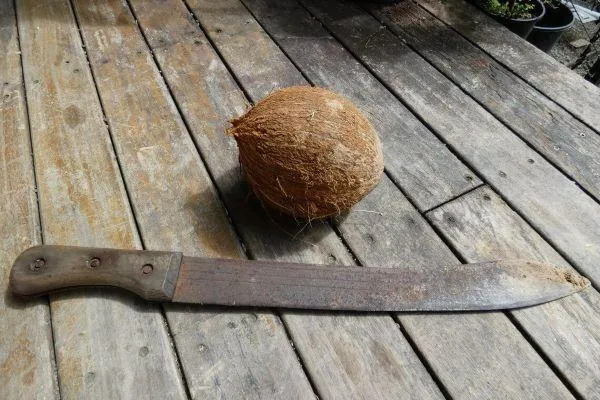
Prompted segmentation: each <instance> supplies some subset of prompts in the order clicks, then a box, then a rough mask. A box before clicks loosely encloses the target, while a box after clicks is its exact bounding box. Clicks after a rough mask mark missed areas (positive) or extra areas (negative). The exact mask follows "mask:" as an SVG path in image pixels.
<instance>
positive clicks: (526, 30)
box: [490, 0, 546, 38]
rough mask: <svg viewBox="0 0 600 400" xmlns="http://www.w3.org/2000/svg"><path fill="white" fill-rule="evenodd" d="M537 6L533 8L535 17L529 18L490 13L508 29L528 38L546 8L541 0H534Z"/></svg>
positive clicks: (532, 13) (532, 12)
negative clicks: (506, 16)
mask: <svg viewBox="0 0 600 400" xmlns="http://www.w3.org/2000/svg"><path fill="white" fill-rule="evenodd" d="M532 2H533V4H534V6H535V8H534V9H533V10H531V15H533V17H531V18H527V19H516V18H505V17H500V16H498V15H493V14H490V15H491V16H492V17H493V18H494V19H495V20H496V21H498V22H500V23H501V24H502V25H504V26H506V27H507V28H508V29H510V30H511V31H513V32H514V33H516V34H517V35H519V36H521V37H522V38H526V37H527V36H529V34H530V33H531V30H532V29H533V26H534V25H535V24H536V23H537V22H538V21H539V20H540V19H542V17H543V16H544V13H545V11H546V9H545V8H544V3H542V1H541V0H532Z"/></svg>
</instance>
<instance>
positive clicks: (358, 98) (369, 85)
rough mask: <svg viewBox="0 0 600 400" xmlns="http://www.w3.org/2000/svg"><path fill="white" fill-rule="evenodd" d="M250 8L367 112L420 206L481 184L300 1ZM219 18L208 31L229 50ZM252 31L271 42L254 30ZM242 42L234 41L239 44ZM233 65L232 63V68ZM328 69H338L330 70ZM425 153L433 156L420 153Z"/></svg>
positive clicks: (396, 176)
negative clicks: (280, 24) (304, 8)
mask: <svg viewBox="0 0 600 400" xmlns="http://www.w3.org/2000/svg"><path fill="white" fill-rule="evenodd" d="M248 6H251V7H252V11H253V13H255V15H256V16H259V17H260V20H261V24H263V26H264V27H265V28H266V29H267V30H269V31H271V32H273V33H272V35H273V38H274V40H275V41H276V42H277V44H278V45H279V46H280V47H281V48H282V49H283V51H285V53H286V54H287V56H288V57H290V58H292V59H293V60H294V64H295V65H296V66H297V67H298V68H300V70H301V71H302V72H303V74H304V75H305V76H307V77H308V79H310V82H311V83H312V84H314V85H317V86H323V87H327V88H329V89H331V90H333V91H335V92H338V93H343V94H344V96H346V97H348V98H349V99H350V100H351V101H353V102H354V103H355V104H356V105H358V106H359V107H360V108H361V109H362V110H363V111H364V112H366V113H367V115H368V116H369V118H370V119H371V120H372V122H373V123H374V124H375V126H376V127H377V130H378V132H379V136H380V138H381V142H382V147H383V152H384V156H385V159H386V169H387V171H388V172H389V174H390V176H391V177H392V179H393V180H394V181H395V182H397V183H398V184H399V185H400V186H401V187H403V188H404V190H405V191H406V192H407V193H410V196H411V198H412V199H413V201H414V202H415V203H416V205H417V207H419V209H421V210H428V209H430V208H432V207H434V206H436V205H438V204H441V203H443V202H445V201H447V200H449V199H451V198H454V197H456V196H457V195H459V194H460V193H463V192H464V191H466V190H469V189H471V188H473V187H475V186H477V185H479V184H480V183H481V182H480V181H479V179H478V178H477V177H476V176H475V174H473V173H472V172H471V171H469V169H468V168H466V167H465V166H464V165H463V164H462V163H461V162H460V161H459V160H458V159H457V158H456V157H455V156H454V155H453V154H452V153H451V152H450V151H448V149H447V148H445V146H444V145H443V144H442V143H441V142H440V141H439V140H438V139H437V138H436V137H435V136H434V135H433V134H432V133H431V131H429V130H428V129H427V128H426V127H425V126H424V125H423V124H422V123H421V122H420V121H419V120H418V119H417V118H416V117H415V116H414V115H413V114H412V113H410V111H409V110H407V109H406V108H405V107H404V106H403V105H402V104H401V103H400V102H399V101H398V100H397V99H396V98H395V97H394V96H393V95H392V94H391V93H390V92H389V91H388V90H387V89H386V88H385V87H384V86H383V85H382V84H381V83H379V82H378V81H377V79H375V78H374V77H373V76H372V75H371V74H370V73H369V72H368V71H367V70H366V69H365V68H364V67H363V66H362V65H361V64H360V63H359V62H358V61H357V60H356V59H355V58H354V57H352V55H351V54H350V53H348V52H347V51H346V50H345V49H344V48H343V47H342V46H341V45H340V44H339V43H338V42H337V41H335V40H332V38H331V36H330V35H329V34H328V33H327V32H326V31H324V30H323V29H322V27H321V26H320V24H319V23H318V22H317V21H315V20H314V19H313V18H311V17H310V16H308V14H307V13H306V12H305V11H304V10H303V9H302V8H301V6H300V5H298V4H296V3H294V4H293V5H292V3H290V2H285V3H284V4H280V3H274V2H265V1H253V2H248ZM200 18H201V19H205V18H203V17H202V16H200ZM221 18H222V17H216V18H215V21H212V22H211V24H210V25H207V26H206V29H207V30H208V31H209V32H210V33H211V35H213V36H215V40H216V41H218V42H219V45H220V46H221V45H222V46H223V47H225V48H227V46H228V43H227V42H228V35H230V33H229V32H228V30H227V29H226V30H223V29H221V32H218V30H219V29H220V28H219V26H228V24H224V23H222V22H221V21H220V19H221ZM227 18H229V19H231V18H232V17H231V16H230V17H227ZM298 18H301V19H302V23H301V24H300V23H296V24H293V25H289V24H286V26H285V27H281V26H278V24H279V23H281V22H280V21H286V20H296V19H298ZM244 29H245V32H248V30H249V29H250V26H247V25H246V26H244ZM251 34H253V35H255V36H257V37H261V38H262V40H269V39H268V38H265V37H264V36H262V35H260V34H259V33H257V31H256V30H254V31H252V33H251ZM240 40H241V39H237V41H238V42H239V41H240ZM270 46H272V45H270ZM307 46H310V49H308V48H307ZM230 53H231V52H227V53H226V52H225V51H224V52H223V54H224V55H226V57H232V56H234V54H230ZM235 54H237V55H236V56H235V57H238V58H239V57H244V58H245V60H246V62H248V61H247V60H248V58H255V59H254V60H253V61H252V63H253V64H255V65H259V63H260V57H261V56H262V55H261V54H258V53H252V54H250V55H249V54H244V53H240V52H238V53H235ZM237 64H238V63H234V62H232V63H231V66H232V68H234V66H235V65H237ZM288 64H290V63H288ZM238 69H239V68H238ZM331 71H336V72H337V73H335V74H332V73H331ZM245 73H246V74H247V73H248V72H245ZM271 76H272V75H271ZM424 154H436V155H437V156H436V157H424V156H423V155H424Z"/></svg>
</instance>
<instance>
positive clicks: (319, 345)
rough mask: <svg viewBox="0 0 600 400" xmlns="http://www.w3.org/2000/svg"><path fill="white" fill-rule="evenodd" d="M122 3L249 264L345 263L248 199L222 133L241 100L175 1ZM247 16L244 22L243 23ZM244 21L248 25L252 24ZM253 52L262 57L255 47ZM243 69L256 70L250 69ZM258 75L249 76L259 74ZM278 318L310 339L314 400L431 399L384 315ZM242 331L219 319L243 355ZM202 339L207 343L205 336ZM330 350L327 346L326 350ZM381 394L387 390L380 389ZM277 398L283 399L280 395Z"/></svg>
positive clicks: (295, 334)
mask: <svg viewBox="0 0 600 400" xmlns="http://www.w3.org/2000/svg"><path fill="white" fill-rule="evenodd" d="M132 5H133V8H134V11H135V13H136V16H137V18H138V20H139V22H140V26H141V28H142V30H143V31H144V33H145V35H146V37H147V39H148V41H149V43H150V46H151V48H152V49H153V51H154V53H155V55H156V59H157V61H158V63H159V65H160V66H161V69H162V71H163V74H164V76H165V78H166V80H167V82H168V83H169V86H170V87H171V89H172V91H173V94H174V96H175V98H176V99H177V101H178V103H179V105H180V108H181V110H182V111H183V114H184V117H185V118H186V120H187V122H188V125H189V127H190V128H191V131H192V133H193V134H194V138H195V140H196V142H197V144H198V146H199V148H200V149H201V151H202V154H203V157H204V159H205V160H206V163H207V165H208V167H209V168H210V171H211V173H212V175H213V176H214V177H215V182H216V184H217V186H218V187H219V189H220V191H221V193H222V197H223V200H224V202H225V204H226V206H227V208H228V211H229V213H230V215H231V217H232V220H233V222H234V223H235V224H236V226H237V228H238V230H239V232H240V234H241V236H242V237H243V239H244V243H245V244H246V246H247V247H248V251H249V253H251V254H252V256H253V257H254V258H258V259H280V260H282V261H296V262H314V263H340V264H352V263H353V261H352V258H351V257H350V255H349V254H348V252H347V251H346V249H345V247H344V246H343V244H342V243H341V241H340V240H339V238H338V237H337V236H336V234H335V232H334V231H333V230H332V229H331V227H330V226H329V225H328V224H323V223H321V222H315V223H314V224H313V226H312V227H305V229H304V230H302V228H303V227H302V226H301V225H298V224H296V223H295V222H294V221H291V220H289V219H282V218H279V217H278V216H276V215H270V214H269V213H268V212H265V211H264V210H263V209H262V208H261V206H260V205H259V204H258V203H257V201H256V200H254V199H252V198H249V197H248V194H249V189H248V188H247V187H246V186H245V185H244V184H243V179H242V177H241V175H240V170H239V166H238V160H237V152H236V150H235V149H236V145H235V142H234V141H233V139H232V138H231V137H227V136H226V135H224V130H225V127H226V126H227V121H228V120H229V119H230V118H232V117H235V116H238V115H240V114H241V113H243V111H244V110H245V108H246V107H247V101H246V100H245V98H244V96H243V93H242V91H241V90H240V89H239V88H238V87H237V86H236V85H235V82H234V80H233V78H232V77H231V76H230V75H229V74H228V72H227V70H226V68H225V67H224V65H223V64H222V63H221V61H220V60H219V58H218V56H217V54H216V53H215V51H214V50H213V49H212V48H211V47H210V45H209V44H208V43H207V40H206V38H204V37H203V36H202V35H201V33H200V32H198V31H197V33H196V34H195V35H192V34H191V31H193V30H194V29H195V30H198V27H197V26H196V25H195V23H194V21H190V20H189V19H187V15H188V14H187V10H186V9H185V8H184V7H183V5H181V4H180V3H178V2H177V1H176V0H169V1H166V2H164V3H161V2H148V1H133V2H132ZM221 5H222V4H221ZM221 12H223V13H225V12H226V11H225V10H221V11H220V13H219V15H231V14H232V13H233V12H234V10H231V13H228V14H221ZM163 13H168V15H169V24H168V25H166V27H167V28H166V29H165V25H164V22H162V20H163V18H161V16H162V15H164V14H163ZM207 14H208V13H203V15H207ZM249 20H250V21H254V20H253V19H252V18H250V19H249ZM171 23H173V24H174V25H171ZM243 23H245V20H243ZM251 23H253V24H256V22H255V21H254V22H251ZM235 29H237V28H235ZM255 48H256V51H257V52H263V53H262V54H265V53H264V52H265V49H264V48H262V47H261V45H260V44H258V45H255ZM266 59H267V61H268V65H269V66H270V67H272V68H273V69H283V67H282V66H280V65H274V64H273V58H272V57H267V58H266ZM252 67H253V68H256V66H255V65H254V66H252ZM292 71H296V70H293V69H292ZM263 73H264V71H258V74H259V75H260V74H263ZM295 74H298V72H297V71H296V72H295ZM247 76H249V77H251V76H252V74H251V73H248V75H247ZM274 76H275V77H276V78H277V81H276V82H279V83H280V82H282V81H283V82H293V81H294V77H295V76H296V75H291V76H288V75H274ZM300 78H301V76H300ZM295 83H298V82H297V81H296V82H295ZM253 88H254V89H255V91H253V95H254V96H256V93H257V92H259V91H260V92H261V93H264V91H265V89H264V85H262V84H260V83H258V84H257V85H256V86H253ZM299 231H301V232H299ZM283 318H284V319H285V322H286V325H287V327H288V329H289V331H290V334H291V335H292V338H293V340H294V342H295V343H296V344H297V342H298V341H299V340H301V339H300V338H308V339H307V340H310V341H311V342H310V346H311V348H312V351H310V352H307V353H306V354H304V353H303V355H302V360H303V362H304V364H305V366H306V368H307V370H308V371H309V373H310V374H311V377H312V379H313V383H314V385H315V388H316V390H317V392H318V394H319V395H320V396H321V397H323V398H360V397H369V396H372V395H375V396H380V397H383V398H393V397H395V396H396V397H397V396H398V395H400V394H405V395H407V396H414V397H417V398H440V397H441V395H440V393H439V391H438V389H437V387H436V385H435V383H434V382H433V381H432V379H431V378H430V376H429V375H428V373H427V372H426V370H425V368H424V367H423V365H422V364H421V363H420V361H419V360H418V357H417V356H416V355H415V354H414V352H413V350H412V349H411V347H410V345H409V344H408V343H407V341H406V340H405V339H404V337H403V336H402V334H401V332H400V330H399V329H398V327H397V326H396V324H395V323H394V321H393V320H392V319H391V318H390V317H389V316H377V317H374V316H364V317H361V318H355V317H351V316H346V315H337V316H332V315H331V314H318V313H316V314H315V313H312V314H303V315H299V314H296V315H295V316H291V315H290V314H289V313H286V314H285V315H284V316H283ZM226 321H227V320H226V319H224V322H226ZM246 325H247V323H241V324H240V323H237V322H235V323H234V322H233V321H231V323H229V322H227V328H226V329H225V332H226V333H227V335H229V332H233V333H235V334H236V335H237V336H239V337H242V338H248V339H247V340H245V341H244V343H242V344H241V345H239V346H240V348H241V351H249V349H246V348H244V347H243V346H244V345H245V346H249V347H252V344H253V343H254V342H255V341H257V339H256V338H255V337H254V336H253V335H249V334H248V333H246V332H247V327H246ZM367 333H368V335H369V336H370V337H371V338H373V339H376V340H377V343H379V344H380V345H381V346H380V348H379V352H378V348H373V347H369V346H366V345H365V343H366V342H367V336H366V335H367ZM222 335H223V334H221V336H222ZM227 337H228V336H227ZM340 337H342V338H343V339H344V342H343V343H344V345H343V346H340V344H339V338H340ZM202 340H207V338H206V336H205V335H203V336H202ZM230 346H231V347H232V348H235V346H237V345H235V342H234V343H231V344H230ZM334 348H335V349H336V350H335V351H332V350H331V349H334ZM382 349H383V350H382ZM382 352H383V353H382ZM378 354H386V355H388V356H389V357H391V358H392V359H395V360H403V363H405V364H406V365H402V366H400V365H399V364H398V363H386V362H385V360H383V361H378V359H377V355H378ZM218 356H219V354H215V355H213V356H212V357H218ZM209 360H210V359H209ZM348 360H352V363H348ZM217 361H218V360H217ZM269 362H270V361H269V359H266V360H265V361H264V362H263V365H260V364H259V365H256V366H255V368H260V369H266V368H265V365H268V364H266V363H269ZM272 365H273V368H281V366H280V365H279V364H278V363H273V364H272ZM356 371H360V372H361V373H359V374H357V373H356ZM242 376H243V375H242ZM290 384H291V383H290ZM279 385H280V384H279ZM392 388H393V390H392ZM386 389H389V391H388V392H386ZM266 397H273V396H272V395H271V396H266ZM280 397H290V394H284V395H280Z"/></svg>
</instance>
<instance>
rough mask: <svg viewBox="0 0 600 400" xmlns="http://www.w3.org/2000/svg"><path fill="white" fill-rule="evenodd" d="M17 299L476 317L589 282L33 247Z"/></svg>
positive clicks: (20, 273)
mask: <svg viewBox="0 0 600 400" xmlns="http://www.w3.org/2000/svg"><path fill="white" fill-rule="evenodd" d="M10 285H11V289H12V292H13V293H14V294H15V295H19V296H37V295H42V294H45V293H48V292H52V291H57V290H64V289H69V288H74V287H80V286H115V287H120V288H123V289H126V290H129V291H131V292H134V293H136V294H137V295H139V296H141V297H143V298H144V299H146V300H149V301H160V302H176V303H195V304H211V305H226V306H250V307H276V308H279V307H284V308H300V309H322V310H356V311H470V310H497V309H509V308H517V307H525V306H531V305H535V304H540V303H544V302H548V301H551V300H555V299H558V298H561V297H564V296H568V295H570V294H572V293H576V292H578V291H580V290H583V289H585V288H586V287H587V286H588V285H589V281H588V280H587V279H586V278H584V277H582V276H580V275H578V274H577V273H575V272H573V271H569V270H566V269H561V268H557V267H554V266H551V265H548V264H543V263H539V262H533V261H522V260H512V261H508V260H503V261H493V262H483V263H477V264H462V265H445V266H441V265H438V266H430V267H422V266H419V267H417V266H414V267H413V266H404V265H398V266H397V268H364V267H346V266H329V265H327V266H325V265H311V264H291V263H283V262H275V261H246V260H232V259H209V258H197V257H187V256H183V255H182V253H177V252H163V251H143V250H121V249H101V248H87V247H64V246H37V247H32V248H30V249H28V250H25V251H24V252H23V253H21V255H20V256H19V257H18V258H17V259H16V260H15V263H14V265H13V267H12V270H11V275H10Z"/></svg>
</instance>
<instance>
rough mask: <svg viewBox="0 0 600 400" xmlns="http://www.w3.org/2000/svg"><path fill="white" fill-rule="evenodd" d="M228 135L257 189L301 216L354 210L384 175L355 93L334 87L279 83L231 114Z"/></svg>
mask: <svg viewBox="0 0 600 400" xmlns="http://www.w3.org/2000/svg"><path fill="white" fill-rule="evenodd" d="M232 125H233V126H232V127H231V128H230V129H228V132H227V133H228V134H230V135H232V136H233V137H234V138H235V140H236V141H237V144H238V147H239V154H240V155H239V160H240V163H241V165H242V168H243V170H244V173H245V175H246V177H247V179H248V181H249V183H250V185H251V187H252V189H253V191H254V193H255V194H256V196H257V197H258V198H259V199H260V200H261V201H262V202H263V203H264V204H266V205H268V206H271V207H274V208H276V209H278V210H280V211H282V212H284V213H286V214H290V215H292V216H294V217H297V218H302V219H309V220H310V219H315V218H323V217H326V216H330V215H334V214H339V213H341V212H344V211H346V210H348V209H349V208H350V207H352V206H353V205H354V204H356V203H357V202H358V201H359V200H360V199H362V198H363V197H364V196H365V195H366V194H367V193H368V192H370V191H371V190H372V189H373V188H374V187H375V186H376V185H377V183H378V182H379V180H380V178H381V175H382V173H383V156H382V151H381V144H380V142H379V138H378V137H377V133H376V132H375V129H374V128H373V126H372V125H371V123H370V122H369V121H368V120H367V118H366V117H365V116H364V115H363V113H362V112H361V111H360V110H359V109H358V108H357V107H356V106H355V105H354V104H352V103H351V102H350V101H349V100H347V99H346V98H344V97H342V96H340V95H338V94H335V93H333V92H331V91H329V90H326V89H323V88H317V87H310V86H296V87H290V88H286V89H282V90H279V91H277V92H275V93H272V94H271V95H269V96H267V97H266V98H265V99H263V100H262V101H260V102H259V103H258V104H256V106H254V107H253V108H252V109H250V110H249V111H248V112H247V113H246V114H245V115H244V116H242V117H240V118H237V119H235V120H233V121H232Z"/></svg>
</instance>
